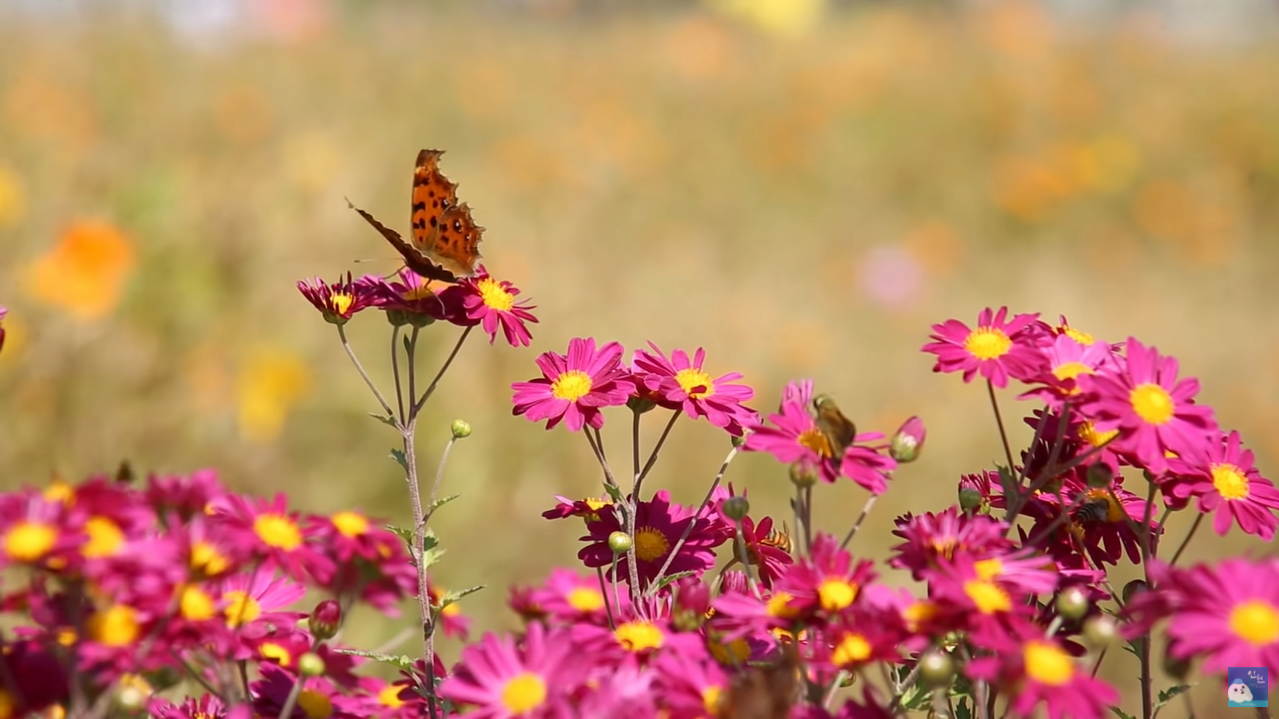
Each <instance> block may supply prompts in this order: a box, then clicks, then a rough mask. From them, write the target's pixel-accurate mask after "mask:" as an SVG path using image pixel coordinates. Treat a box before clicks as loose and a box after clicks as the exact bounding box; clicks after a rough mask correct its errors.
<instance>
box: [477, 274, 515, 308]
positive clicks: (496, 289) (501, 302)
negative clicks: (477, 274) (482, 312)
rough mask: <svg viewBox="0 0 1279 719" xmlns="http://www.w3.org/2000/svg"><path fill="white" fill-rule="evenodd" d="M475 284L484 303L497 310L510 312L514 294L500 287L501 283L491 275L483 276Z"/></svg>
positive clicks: (513, 302) (513, 303)
mask: <svg viewBox="0 0 1279 719" xmlns="http://www.w3.org/2000/svg"><path fill="white" fill-rule="evenodd" d="M475 286H476V288H477V289H479V291H480V299H481V300H483V301H484V305H485V306H486V307H489V308H491V309H495V310H497V311H499V312H510V311H511V307H513V306H514V305H515V295H513V294H511V293H510V292H508V291H506V290H505V289H503V288H502V283H501V282H498V281H497V280H495V279H493V278H492V277H485V278H484V279H482V280H480V281H479V282H476V283H475Z"/></svg>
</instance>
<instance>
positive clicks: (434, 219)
mask: <svg viewBox="0 0 1279 719" xmlns="http://www.w3.org/2000/svg"><path fill="white" fill-rule="evenodd" d="M443 154H444V151H443V150H422V151H421V152H419V153H417V166H416V167H415V168H414V169H413V214H412V228H413V241H412V242H407V241H405V239H404V238H403V237H401V236H400V233H398V232H396V231H395V230H392V229H391V228H389V227H387V226H386V225H383V224H382V223H381V222H378V221H377V220H375V219H373V216H372V215H370V214H369V213H367V212H365V211H364V210H361V209H360V208H358V207H356V206H355V205H351V202H350V200H348V201H347V204H348V205H351V209H353V210H355V211H356V212H358V213H360V217H363V218H364V219H365V220H368V223H369V224H370V225H373V229H375V230H377V231H378V232H380V233H382V236H383V237H385V238H386V241H387V242H390V243H391V246H392V247H394V248H395V249H396V251H398V252H399V253H400V255H401V256H402V257H403V258H404V264H405V265H406V266H407V267H408V268H409V269H410V270H413V271H414V272H416V273H417V274H419V275H421V276H422V277H425V278H426V279H428V280H439V281H440V282H455V281H456V280H457V279H458V278H459V277H472V276H474V275H475V264H476V263H477V262H479V260H480V257H481V255H480V251H479V246H480V240H481V239H482V238H481V235H482V234H484V228H483V227H480V226H479V225H477V224H475V220H473V219H471V208H469V207H467V206H466V203H465V202H463V203H462V204H460V205H459V204H458V202H457V185H456V184H454V183H452V182H449V179H448V178H447V177H445V176H444V175H443V174H442V173H441V172H440V155H443Z"/></svg>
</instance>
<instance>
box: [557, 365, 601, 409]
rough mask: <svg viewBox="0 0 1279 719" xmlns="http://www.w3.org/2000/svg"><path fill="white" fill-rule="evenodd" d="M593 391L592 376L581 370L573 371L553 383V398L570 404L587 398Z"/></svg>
mask: <svg viewBox="0 0 1279 719" xmlns="http://www.w3.org/2000/svg"><path fill="white" fill-rule="evenodd" d="M590 391H591V376H590V375H588V374H586V373H585V372H583V371H582V370H580V369H571V370H569V371H567V372H565V373H564V374H562V375H560V376H559V377H556V378H555V381H554V382H552V383H551V396H552V397H554V398H555V399H566V400H568V401H570V402H576V401H577V400H579V399H581V398H583V397H585V396H586V395H587V394H589V393H590Z"/></svg>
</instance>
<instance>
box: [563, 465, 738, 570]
mask: <svg viewBox="0 0 1279 719" xmlns="http://www.w3.org/2000/svg"><path fill="white" fill-rule="evenodd" d="M638 505H639V507H638V508H637V509H636V510H635V560H636V564H637V567H636V569H637V572H638V575H639V581H640V584H641V585H644V584H647V583H649V582H651V581H653V580H654V579H656V578H657V572H658V571H659V570H660V569H661V568H662V565H663V564H665V563H666V558H667V557H668V556H670V553H671V552H672V551H674V549H675V543H676V542H678V541H679V539H680V537H681V536H683V534H684V530H685V529H686V528H687V527H688V525H689V523H691V522H693V517H694V515H695V514H696V512H697V509H696V508H695V507H685V506H682V505H679V504H676V503H674V502H671V495H670V492H668V491H666V490H664V489H663V490H659V491H658V492H657V493H655V494H654V495H653V499H651V500H649V501H647V502H645V501H641V502H638ZM599 515H600V518H599V521H597V522H590V523H588V524H587V525H586V529H587V531H588V532H589V534H587V535H586V536H585V537H582V540H583V541H587V542H591V544H589V545H587V546H586V547H583V548H582V550H581V551H580V552H578V554H577V557H578V559H581V560H582V562H583V563H584V564H585V565H586V566H588V567H611V565H612V564H613V560H614V555H613V550H612V549H610V548H609V546H608V537H609V535H610V534H612V533H613V532H620V531H622V525H621V523H620V521H619V518H618V515H617V512H616V508H615V507H614V506H613V505H609V506H607V507H602V508H601V509H600V510H599ZM725 539H727V537H726V535H725V534H724V533H723V532H722V531H721V530H720V529H719V528H718V527H717V526H715V523H714V522H713V521H712V520H711V519H710V517H709V516H704V517H701V518H698V519H697V522H696V524H694V525H693V529H692V531H691V532H689V535H688V538H687V539H686V540H684V545H683V546H682V547H680V550H679V554H677V555H676V556H675V558H674V559H673V560H671V565H670V567H669V568H668V569H667V570H666V573H667V575H672V574H678V573H680V572H690V571H691V572H704V571H706V570H708V569H710V568H711V567H713V566H715V552H714V549H715V547H718V546H719V545H721V544H723V543H724V541H725ZM629 563H630V559H629V557H627V555H626V554H622V555H619V556H618V557H617V576H616V578H614V577H613V576H612V574H611V572H612V570H611V569H610V573H609V574H607V575H606V576H608V577H609V578H610V579H615V581H628V582H629V581H630V568H629Z"/></svg>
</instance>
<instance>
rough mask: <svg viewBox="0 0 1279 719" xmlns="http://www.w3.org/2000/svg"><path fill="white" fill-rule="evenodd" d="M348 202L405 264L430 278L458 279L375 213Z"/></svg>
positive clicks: (447, 280)
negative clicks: (384, 239)
mask: <svg viewBox="0 0 1279 719" xmlns="http://www.w3.org/2000/svg"><path fill="white" fill-rule="evenodd" d="M346 204H348V205H350V206H351V209H352V210H355V211H356V212H358V213H360V217H363V218H364V219H365V221H367V222H368V223H369V224H370V225H373V229H375V230H377V231H378V232H379V233H381V235H382V237H385V238H386V241H387V242H389V243H391V246H392V247H394V248H395V251H396V252H399V253H400V257H403V258H404V265H405V266H406V267H408V268H409V269H410V270H413V271H414V272H416V273H417V274H419V275H421V276H422V277H425V278H426V279H428V280H438V281H440V282H453V281H454V280H455V279H457V278H456V277H454V276H453V273H451V272H449V271H448V270H446V269H444V268H443V267H440V266H439V265H437V264H435V263H434V262H432V261H431V258H429V257H427V256H426V255H424V254H423V253H422V251H421V250H419V249H418V248H417V247H415V246H414V245H413V244H412V243H410V242H408V241H406V240H405V239H404V238H403V237H400V233H398V232H396V231H395V230H392V229H391V228H389V227H387V226H386V225H384V224H382V223H381V222H378V221H377V220H376V219H375V218H374V217H373V215H370V214H369V213H367V212H365V211H364V210H361V209H360V208H358V207H356V206H355V205H352V204H351V201H350V200H347V202H346Z"/></svg>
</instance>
